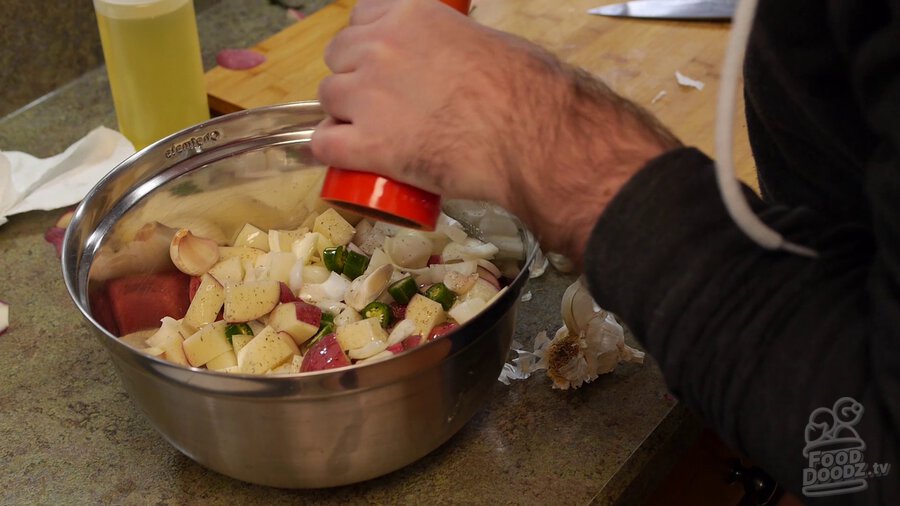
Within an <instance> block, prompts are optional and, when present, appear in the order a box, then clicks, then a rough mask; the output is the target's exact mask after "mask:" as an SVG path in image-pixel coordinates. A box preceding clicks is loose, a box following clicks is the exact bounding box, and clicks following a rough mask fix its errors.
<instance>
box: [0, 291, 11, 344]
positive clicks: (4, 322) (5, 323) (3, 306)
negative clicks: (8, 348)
mask: <svg viewBox="0 0 900 506" xmlns="http://www.w3.org/2000/svg"><path fill="white" fill-rule="evenodd" d="M7 329H9V304H7V303H6V302H3V301H2V300H0V336H2V335H3V334H4V333H5V332H6V330H7Z"/></svg>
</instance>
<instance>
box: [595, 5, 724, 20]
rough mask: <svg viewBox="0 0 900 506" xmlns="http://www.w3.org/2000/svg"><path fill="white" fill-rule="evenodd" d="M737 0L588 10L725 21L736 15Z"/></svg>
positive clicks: (658, 17) (628, 15)
mask: <svg viewBox="0 0 900 506" xmlns="http://www.w3.org/2000/svg"><path fill="white" fill-rule="evenodd" d="M736 3H737V2H736V1H735V0H633V1H631V2H624V3H618V4H611V5H604V6H601V7H596V8H593V9H590V10H588V13H590V14H596V15H598V16H613V17H627V18H648V19H680V20H687V21H700V20H703V21H713V20H718V21H724V20H729V19H731V17H732V16H733V15H734V9H735V5H736Z"/></svg>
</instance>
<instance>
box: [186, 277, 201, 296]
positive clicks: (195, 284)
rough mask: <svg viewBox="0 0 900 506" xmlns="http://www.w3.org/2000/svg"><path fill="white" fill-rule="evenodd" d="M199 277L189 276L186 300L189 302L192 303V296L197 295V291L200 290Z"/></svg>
mask: <svg viewBox="0 0 900 506" xmlns="http://www.w3.org/2000/svg"><path fill="white" fill-rule="evenodd" d="M200 282H201V279H200V276H191V282H190V284H189V285H188V300H190V301H191V302H193V301H194V295H197V290H199V289H200Z"/></svg>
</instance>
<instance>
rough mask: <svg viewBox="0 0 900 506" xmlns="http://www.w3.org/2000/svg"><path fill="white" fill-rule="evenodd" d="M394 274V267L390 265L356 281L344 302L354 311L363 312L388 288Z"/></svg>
mask: <svg viewBox="0 0 900 506" xmlns="http://www.w3.org/2000/svg"><path fill="white" fill-rule="evenodd" d="M393 273H394V266H393V265H389V264H388V265H382V266H381V267H379V268H377V269H375V270H374V271H372V272H371V273H369V274H364V275H362V276H360V277H358V278H356V279H354V280H353V282H352V283H350V287H349V288H347V291H346V293H345V294H344V302H346V303H347V305H348V306H350V307H352V308H353V309H355V310H357V311H362V310H363V308H364V307H366V305H367V304H368V303H370V302H372V301H374V300H375V299H377V298H378V296H379V295H381V293H382V292H383V291H384V290H385V289H386V288H387V286H388V283H390V281H391V275H392V274H393Z"/></svg>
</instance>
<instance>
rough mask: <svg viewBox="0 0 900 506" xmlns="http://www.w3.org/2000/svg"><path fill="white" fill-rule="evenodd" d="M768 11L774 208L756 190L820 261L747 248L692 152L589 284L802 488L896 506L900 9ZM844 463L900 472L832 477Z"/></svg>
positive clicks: (761, 127)
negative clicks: (886, 466) (834, 412)
mask: <svg viewBox="0 0 900 506" xmlns="http://www.w3.org/2000/svg"><path fill="white" fill-rule="evenodd" d="M760 3H761V5H760V6H759V9H758V15H757V19H756V22H755V27H754V31H753V34H752V36H751V41H750V45H749V47H748V52H747V59H746V62H745V69H744V70H745V104H746V114H747V124H748V128H749V133H750V140H751V145H752V147H753V152H754V157H755V160H756V163H757V169H758V173H759V180H760V187H761V189H762V193H763V199H760V198H758V197H756V196H755V195H754V194H753V193H752V192H751V191H749V190H746V191H745V195H746V198H747V199H748V200H749V201H750V203H751V206H752V207H753V209H754V211H755V212H756V213H757V214H758V215H759V216H760V217H761V218H762V220H763V221H764V222H765V223H767V224H768V225H769V226H771V227H773V228H775V229H776V230H778V231H779V232H780V233H781V234H782V235H784V236H785V238H787V239H788V240H790V241H791V242H794V243H797V244H802V245H806V246H810V247H812V248H814V249H815V250H817V251H818V253H819V257H818V258H817V259H809V258H803V257H800V256H795V255H792V254H789V253H785V252H780V251H779V252H773V251H768V250H765V249H763V248H761V247H759V246H757V245H756V244H755V243H753V242H752V241H751V240H750V239H748V238H747V237H746V236H745V235H744V234H743V233H742V232H741V231H740V230H739V229H738V228H737V227H736V226H735V224H734V223H733V222H732V220H731V218H730V217H729V216H728V214H727V213H726V211H725V207H724V205H723V204H722V202H721V199H720V195H719V192H718V190H717V187H716V182H715V175H714V168H713V162H712V161H711V160H710V159H709V158H708V157H707V156H706V155H704V154H702V153H700V152H699V151H697V150H694V149H690V148H685V149H680V150H676V151H672V152H669V153H667V154H665V155H663V156H661V157H659V158H657V159H655V160H653V161H651V162H650V163H649V164H648V165H647V166H646V167H645V168H644V169H643V170H642V171H640V172H639V173H638V174H637V175H636V176H635V177H634V178H632V180H631V181H630V182H629V183H628V184H627V185H626V186H625V187H624V188H623V189H622V191H621V192H620V193H619V194H618V195H617V196H616V198H615V199H614V200H613V202H612V203H611V204H610V206H609V207H608V208H607V209H606V210H605V212H604V214H603V215H602V216H601V217H600V219H599V220H598V222H597V224H596V227H595V230H594V232H593V235H592V237H591V239H590V242H589V246H588V249H587V252H586V254H585V269H586V274H587V276H588V280H589V284H590V286H591V289H592V292H593V294H594V296H595V298H596V300H597V302H598V303H599V304H600V305H601V306H603V307H605V308H607V309H609V310H610V311H613V312H614V313H616V314H618V315H619V316H620V317H621V318H622V319H623V320H624V321H625V322H626V323H627V324H628V325H629V326H630V327H631V329H632V330H633V331H634V333H635V335H636V336H637V337H638V338H639V339H640V340H641V341H642V342H643V344H644V345H645V346H646V348H647V350H648V351H649V352H650V353H651V354H652V355H653V356H654V357H655V358H656V359H657V360H658V362H659V363H660V366H661V367H662V370H663V372H664V374H665V377H666V380H667V382H668V384H669V386H670V388H671V389H672V391H673V392H674V393H675V394H676V395H677V396H679V397H680V399H682V400H683V402H685V403H686V404H687V405H689V406H690V407H692V408H693V409H695V410H696V411H698V412H699V413H700V414H701V415H702V416H703V417H704V419H705V420H706V421H707V422H708V423H709V424H711V425H712V426H713V427H714V428H715V429H716V430H717V431H718V432H719V434H720V435H721V436H722V437H724V438H725V439H726V440H727V441H729V442H730V443H731V444H732V445H734V446H735V447H736V448H738V449H739V450H741V451H743V452H744V453H746V454H747V455H748V456H749V457H751V458H752V459H753V460H754V461H755V462H757V463H758V464H760V465H762V466H763V467H764V468H765V469H766V470H767V471H768V472H769V473H770V474H772V475H773V476H774V477H775V479H777V480H778V481H779V482H781V483H782V484H784V485H785V486H786V487H787V488H788V489H789V490H791V491H793V492H794V493H796V494H797V495H798V496H800V497H804V496H806V497H805V498H804V499H805V500H808V501H810V502H811V503H813V502H817V501H821V502H823V503H831V502H834V503H840V504H890V505H894V504H900V0H828V1H826V0H820V1H815V0H761V2H760ZM710 135H712V132H711V133H710ZM841 398H850V399H852V401H851V400H848V399H844V400H843V401H840V404H841V405H843V406H851V407H855V408H856V409H855V411H854V410H852V409H851V410H850V411H846V410H843V411H842V410H840V409H838V410H837V411H838V413H837V419H838V420H844V421H845V422H846V423H844V424H843V426H842V427H839V429H840V431H839V433H827V434H826V431H828V430H830V429H831V428H833V427H834V426H835V419H834V416H833V415H832V414H830V413H828V412H825V411H823V410H819V411H818V412H816V413H815V414H814V413H813V412H814V410H816V409H817V408H827V409H831V408H832V406H833V405H835V403H836V402H838V401H839V399H841ZM854 401H855V402H854ZM839 407H840V406H839ZM860 414H861V415H862V416H861V418H860V417H859V415H860ZM811 415H812V417H813V420H814V421H815V422H822V423H823V424H822V425H817V424H810V417H811ZM807 440H809V443H808V442H807ZM854 451H855V453H854ZM826 454H828V455H830V457H829V456H827V455H826ZM839 454H843V455H842V456H839ZM848 456H849V458H850V459H851V460H858V459H860V458H861V460H860V462H861V463H866V464H868V467H866V472H878V471H879V470H880V471H884V467H882V464H889V465H890V466H891V468H890V469H888V470H887V475H885V476H881V477H876V476H871V477H869V476H865V477H858V476H856V473H857V472H858V470H859V469H861V468H860V467H859V466H851V467H852V468H853V470H852V471H851V470H850V469H849V468H848V469H842V470H841V471H835V470H834V466H833V465H832V466H828V465H827V464H829V463H831V460H830V459H836V460H837V462H838V463H840V462H841V461H842V460H843V459H844V458H848ZM823 458H824V460H823ZM876 464H877V466H876ZM823 468H824V469H826V471H822V469H823ZM823 472H824V474H826V475H828V477H825V479H823V477H824V475H823ZM832 473H834V474H832ZM838 475H839V476H838ZM863 484H864V485H863ZM863 486H865V487H866V488H867V489H866V490H858V489H860V488H862V487H863ZM854 487H855V489H854ZM836 492H843V493H841V494H839V495H831V494H835V493H836ZM823 493H824V494H827V495H825V496H822V495H821V494H823Z"/></svg>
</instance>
